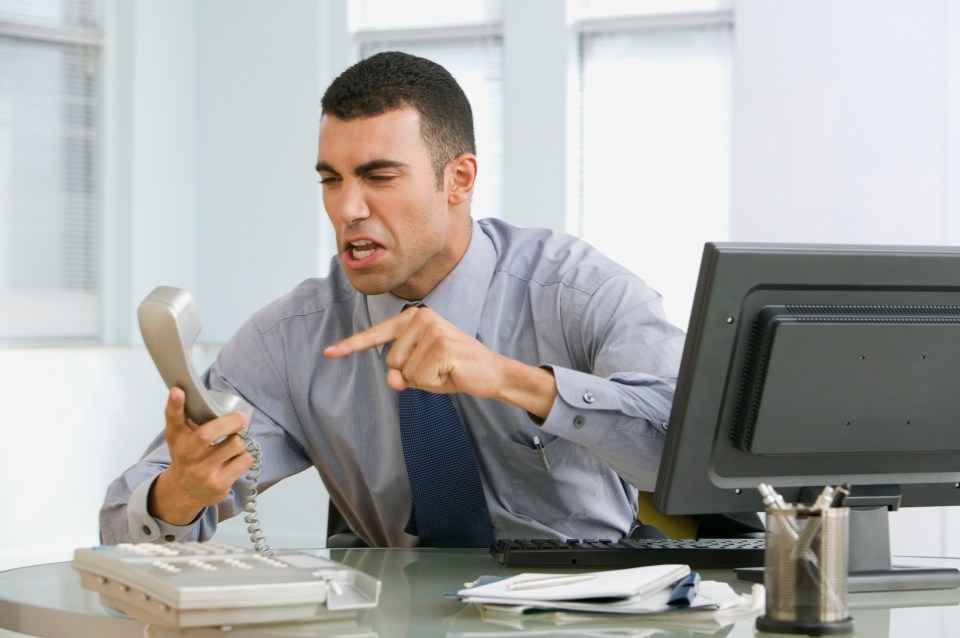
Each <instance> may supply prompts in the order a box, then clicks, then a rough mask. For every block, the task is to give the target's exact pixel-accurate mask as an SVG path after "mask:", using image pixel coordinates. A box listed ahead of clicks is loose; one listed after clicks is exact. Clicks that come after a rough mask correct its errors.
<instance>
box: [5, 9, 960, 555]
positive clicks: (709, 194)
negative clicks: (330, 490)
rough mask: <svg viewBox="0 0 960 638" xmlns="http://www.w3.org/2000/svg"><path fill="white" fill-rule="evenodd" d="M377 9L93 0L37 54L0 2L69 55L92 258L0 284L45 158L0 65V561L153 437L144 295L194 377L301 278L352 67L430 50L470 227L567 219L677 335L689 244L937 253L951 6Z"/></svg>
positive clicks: (915, 537)
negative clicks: (474, 220)
mask: <svg viewBox="0 0 960 638" xmlns="http://www.w3.org/2000/svg"><path fill="white" fill-rule="evenodd" d="M27 4H29V5H32V6H33V7H34V8H35V7H42V6H45V5H43V3H27ZM57 4H59V3H54V5H50V6H54V7H55V5H57ZM80 4H81V5H84V4H89V3H84V2H80ZM390 4H391V3H388V2H387V3H381V2H377V0H367V1H366V2H357V3H352V2H348V1H347V0H328V1H317V0H281V1H279V2H268V1H267V0H202V1H194V0H102V1H101V2H100V3H99V4H93V5H90V6H91V7H93V9H94V11H95V17H96V24H95V25H94V27H93V28H92V29H86V30H84V29H78V28H71V29H67V30H66V32H65V33H66V34H65V35H63V37H64V38H66V40H67V44H56V43H55V42H53V40H55V39H56V37H55V36H54V35H53V31H54V30H53V29H51V28H50V27H49V25H46V26H45V24H44V23H43V22H42V21H41V22H39V23H36V22H35V23H33V24H32V25H28V26H27V27H23V26H22V25H16V24H13V22H12V20H13V18H12V16H14V15H17V11H20V10H21V9H22V6H27V5H22V6H21V5H20V4H19V3H17V2H15V1H14V0H3V1H0V51H3V52H4V55H3V56H0V58H5V59H6V60H13V59H14V58H13V57H12V54H13V52H14V50H15V49H17V48H18V47H21V48H22V47H24V46H27V47H33V48H34V49H38V50H46V49H44V47H47V48H49V47H61V48H62V47H66V48H67V49H71V48H77V47H79V48H80V49H82V50H83V54H82V55H84V56H86V57H85V58H84V60H85V63H84V64H85V67H84V68H85V69H86V74H87V80H88V86H89V87H91V88H90V91H91V93H90V100H89V104H92V105H93V106H92V107H91V108H90V109H88V110H87V111H86V112H85V113H86V115H85V116H83V117H81V118H80V120H82V121H83V122H84V123H85V124H87V125H90V127H91V130H90V132H88V133H85V134H84V136H85V137H84V139H86V140H87V141H88V144H87V147H86V148H88V151H89V152H86V154H87V155H89V158H90V160H91V164H90V167H88V168H87V169H84V170H85V171H87V172H85V173H83V174H81V176H80V178H76V177H72V178H71V179H74V180H76V179H80V180H81V181H83V182H84V183H87V184H89V185H90V191H91V192H90V194H89V197H88V200H87V201H89V202H90V213H89V214H88V215H87V219H88V226H87V227H86V230H84V231H83V232H81V233H80V236H81V240H80V241H81V243H82V244H83V246H84V247H85V248H84V250H80V252H81V253H83V254H87V255H89V259H87V260H86V261H83V260H81V262H80V264H79V265H74V264H73V262H69V261H64V262H63V264H64V265H63V268H64V270H65V271H69V272H73V273H75V272H76V271H77V269H83V268H86V269H89V272H88V273H87V274H86V275H85V276H84V277H80V278H79V279H76V278H75V279H69V277H67V278H66V279H69V282H68V284H64V285H63V286H61V287H58V286H56V285H50V284H49V283H45V282H40V283H35V284H32V283H31V281H32V280H30V278H29V277H27V278H26V279H23V278H22V276H21V278H19V279H18V274H17V273H18V272H20V271H22V270H23V268H20V269H19V270H18V268H17V267H16V266H17V264H21V265H22V264H24V263H33V262H31V261H30V260H31V259H34V260H36V255H38V254H39V255H43V254H44V253H43V250H44V248H43V247H42V246H41V245H39V244H36V237H35V235H32V234H30V233H29V232H26V231H24V230H23V228H24V226H23V225H22V224H21V225H19V226H18V219H17V215H18V213H17V211H18V210H19V209H18V208H17V206H20V205H21V203H22V201H25V200H24V198H25V196H24V195H23V193H24V192H26V191H25V189H26V188H27V187H28V186H29V185H30V179H29V178H30V177H31V175H26V177H25V174H24V172H23V171H24V170H25V169H24V166H27V165H30V166H32V165H33V163H34V162H35V161H36V160H37V157H36V156H37V153H36V148H42V147H31V148H34V152H33V153H30V152H29V150H25V148H24V147H23V146H22V145H21V146H18V144H17V140H18V139H19V138H18V137H17V135H18V133H17V132H16V131H15V130H14V129H12V128H11V127H12V124H11V123H12V122H14V121H15V120H14V119H13V113H14V109H15V103H14V102H13V98H11V95H12V94H14V93H15V89H14V85H15V83H14V79H16V78H17V77H20V76H18V69H19V70H20V71H23V69H24V67H23V66H22V65H20V66H14V65H13V64H7V66H3V65H4V62H2V61H0V207H2V208H0V339H2V340H3V343H4V344H5V345H4V347H3V348H0V401H2V405H3V406H4V412H5V414H4V417H5V418H4V420H5V424H4V427H3V431H4V441H3V445H0V485H2V493H3V496H2V498H0V503H2V509H3V516H2V517H0V569H5V568H10V567H14V566H17V565H22V564H28V563H33V562H39V561H47V560H63V559H67V558H69V556H70V552H71V551H72V548H73V547H75V546H80V545H89V544H93V543H95V542H96V540H97V521H96V517H97V509H98V508H99V505H100V502H101V499H102V495H103V491H104V489H105V488H106V485H107V483H108V482H109V480H111V479H112V478H113V477H114V476H116V475H117V474H118V473H119V472H120V471H122V470H123V469H124V468H125V467H126V466H127V465H129V464H130V463H132V462H133V461H134V460H135V459H136V458H137V456H138V455H139V454H140V453H141V451H142V450H143V448H144V447H145V446H146V445H147V443H148V442H149V441H150V440H151V439H152V437H153V436H154V435H155V434H156V433H157V432H159V431H160V429H161V428H162V414H163V404H164V400H165V392H164V388H163V386H162V384H161V382H160V379H159V376H158V375H157V374H156V372H155V371H154V369H153V366H152V363H151V362H150V360H149V357H148V356H147V355H146V353H145V351H144V350H143V348H142V347H141V345H140V343H139V337H138V331H137V328H136V323H135V309H136V305H137V304H138V303H139V301H140V300H141V299H142V298H143V297H144V296H145V295H146V294H147V293H148V292H149V291H150V290H152V289H153V287H154V286H156V285H159V284H167V285H175V286H180V287H183V288H186V289H188V290H190V291H192V292H193V293H194V295H195V297H196V300H197V306H198V308H199V310H200V314H201V317H202V319H203V322H204V329H203V332H202V333H201V339H202V340H203V342H204V344H203V345H202V347H200V348H198V350H197V353H196V354H197V359H198V363H200V364H201V365H202V364H204V363H206V362H208V361H209V360H211V358H212V357H213V356H214V355H215V352H216V349H217V346H218V344H220V343H222V342H223V341H224V340H225V339H227V338H228V337H229V336H230V334H231V333H232V332H233V331H234V330H235V329H236V327H237V326H238V325H239V323H240V322H241V321H243V320H244V319H245V318H246V317H247V316H249V314H250V313H251V312H252V311H254V310H255V309H257V308H258V307H260V306H262V305H263V304H265V303H267V302H268V301H269V300H271V299H273V298H274V297H276V296H278V295H280V294H282V293H283V292H285V291H286V290H288V289H289V288H290V287H291V286H293V285H295V284H296V283H297V282H299V281H300V280H302V279H304V278H306V277H309V276H315V275H318V274H323V273H324V272H325V271H326V269H327V264H328V262H329V260H330V258H331V256H332V255H333V245H332V243H333V242H332V233H330V231H329V229H328V222H327V220H326V217H325V215H324V212H323V208H322V202H321V197H320V190H319V186H318V185H317V183H316V177H315V173H314V171H313V165H314V161H315V153H316V133H317V119H318V108H319V107H318V104H319V98H320V95H321V93H322V91H323V89H324V88H325V87H326V85H327V84H328V83H329V81H330V80H332V79H333V77H335V75H336V74H337V73H338V72H339V71H341V70H342V69H343V68H345V67H346V66H347V65H348V64H350V63H351V62H352V61H354V60H356V59H357V58H358V57H359V56H360V55H364V54H367V53H369V52H372V51H376V50H383V49H388V48H405V49H408V50H411V51H414V52H422V53H424V54H426V55H433V56H434V57H436V59H438V61H441V62H443V63H445V64H448V65H449V66H450V67H451V68H452V69H453V70H454V72H455V73H456V74H458V77H460V78H461V81H462V82H463V83H464V85H465V86H467V88H468V93H470V94H471V99H472V100H473V101H474V107H475V110H476V111H477V119H478V133H479V134H480V140H479V145H480V161H481V172H480V179H481V184H482V187H481V191H480V192H478V194H477V198H476V200H475V216H477V217H482V216H487V215H489V214H492V215H495V216H499V217H503V218H504V219H507V220H509V221H511V222H514V223H517V224H520V225H539V226H550V227H553V228H557V229H563V230H567V231H568V232H571V233H574V234H579V235H582V236H584V237H585V238H587V239H588V240H589V241H591V242H593V243H595V244H596V245H597V246H599V247H600V248H602V249H603V250H605V251H606V252H608V253H610V254H611V255H613V256H615V257H616V258H617V259H619V260H621V261H623V262H624V263H627V264H628V265H630V267H631V268H633V269H634V270H635V271H636V272H637V273H638V274H640V275H641V276H643V277H644V278H646V279H647V280H648V281H649V282H650V283H651V284H652V285H653V286H654V287H655V288H657V289H658V290H660V291H661V292H662V293H663V294H664V295H665V298H666V304H667V306H666V307H667V310H668V312H669V314H670V317H671V318H672V319H673V320H674V321H675V322H676V323H678V324H679V325H681V326H683V327H685V326H686V321H687V313H688V311H689V305H690V302H691V300H692V295H693V287H694V284H695V281H696V272H697V267H698V264H699V256H700V249H701V247H702V244H703V242H704V241H707V240H731V239H732V240H755V241H803V242H831V243H897V244H953V245H955V244H960V2H957V1H955V0H922V1H913V2H908V1H907V0H896V1H895V0H848V1H845V2H842V3H839V2H834V1H831V0H806V1H805V0H780V1H778V2H769V1H764V0H741V1H739V2H733V1H732V0H731V1H725V0H685V1H684V2H676V1H673V2H645V3H644V2H627V1H618V0H582V1H574V0H571V1H570V2H564V1H563V0H524V1H514V0H510V1H506V0H505V1H503V2H496V1H494V0H490V1H488V2H461V3H437V5H436V6H433V5H430V6H425V7H424V8H423V9H422V10H416V9H414V8H413V3H410V2H405V3H399V4H402V5H403V8H404V10H403V12H399V13H398V12H392V13H391V12H390V11H389V9H388V7H389V5H390ZM444 4H449V5H451V6H455V7H456V9H457V11H456V13H455V15H448V13H449V12H447V13H444V12H443V10H442V9H441V8H439V7H442V6H443V5H444ZM81 8H82V7H81ZM365 8H366V9H367V11H366V12H365V11H364V9H365ZM32 10H34V11H35V12H36V11H41V10H40V9H32ZM51 11H53V12H54V13H55V12H56V9H55V8H54V9H52V10H51ZM424 16H428V17H426V18H425V17H424ZM35 17H36V16H35ZM40 17H41V18H42V17H43V16H40ZM28 22H29V21H28ZM37 24H40V26H37ZM91 33H93V34H94V35H91ZM71 50H72V49H71ZM21 75H22V73H21ZM21 79H22V77H21ZM84 153H85V151H81V154H84ZM25 154H26V155H25ZM84 180H85V181H84ZM54 186H55V184H53V183H50V184H44V183H43V181H42V180H41V181H40V186H39V187H38V188H37V190H36V192H37V193H41V192H43V191H44V190H50V189H52V188H54ZM31 201H32V200H31ZM66 208H69V207H65V209H66ZM19 214H20V215H21V216H22V215H23V213H22V212H21V213H19ZM31 214H32V213H31ZM81 217H82V216H81ZM19 221H21V222H22V221H23V220H22V219H21V220H19ZM71 223H72V222H71ZM54 225H57V224H54ZM58 226H59V227H62V226H64V224H59V225H58ZM18 229H19V230H18ZM31 241H33V242H34V243H31ZM84 251H85V252H84ZM55 257H56V256H45V257H44V260H43V261H44V263H50V262H54V261H57V259H56V258H55ZM24 281H26V283H24ZM31 286H33V287H32V288H31ZM957 509H960V508H944V509H937V508H930V509H926V508H924V509H914V510H904V511H901V512H899V513H897V514H894V515H893V516H892V517H891V524H892V527H893V544H894V552H895V553H899V554H915V553H921V554H945V555H960V541H958V540H957V539H960V512H958V511H955V510H957ZM325 518H326V495H325V492H324V491H323V488H322V486H321V485H320V482H319V480H318V479H317V478H316V476H315V475H314V473H312V472H308V473H305V474H302V475H300V476H298V477H296V478H294V479H292V480H290V481H287V482H285V483H284V484H282V485H281V486H278V487H277V488H275V489H274V490H271V491H270V492H268V493H267V494H265V495H264V496H263V498H262V514H261V519H262V521H263V523H264V528H265V531H266V533H267V535H268V537H269V539H270V542H271V543H272V544H273V545H275V546H300V547H303V546H319V545H322V544H323V542H324V540H325ZM951 532H952V533H951ZM222 533H223V537H224V538H226V539H228V540H230V539H235V540H237V541H238V542H242V540H243V536H244V533H243V531H242V526H241V525H240V524H239V521H232V522H231V523H230V524H228V525H226V526H225V527H224V529H223V530H222Z"/></svg>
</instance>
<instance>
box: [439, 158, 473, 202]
mask: <svg viewBox="0 0 960 638" xmlns="http://www.w3.org/2000/svg"><path fill="white" fill-rule="evenodd" d="M446 174H447V183H448V184H449V185H450V186H449V190H448V191H447V202H448V203H450V204H451V205H454V206H456V205H459V204H463V203H464V202H469V201H470V195H471V194H472V193H473V185H474V184H475V183H476V180H477V158H476V156H475V155H474V154H473V153H464V154H462V155H458V156H457V157H455V158H454V159H453V160H451V161H450V163H449V164H447V169H446Z"/></svg>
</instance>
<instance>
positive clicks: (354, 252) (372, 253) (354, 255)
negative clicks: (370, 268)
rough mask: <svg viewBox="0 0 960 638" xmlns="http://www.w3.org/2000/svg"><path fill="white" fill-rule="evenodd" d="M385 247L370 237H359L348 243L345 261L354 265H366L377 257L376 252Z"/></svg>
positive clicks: (344, 253)
mask: <svg viewBox="0 0 960 638" xmlns="http://www.w3.org/2000/svg"><path fill="white" fill-rule="evenodd" d="M382 249H383V246H381V245H380V244H378V243H376V242H375V241H372V240H370V239H358V240H356V241H351V242H349V243H348V244H347V248H346V250H344V251H343V259H344V262H345V263H346V264H347V265H349V266H353V267H362V266H366V265H367V264H368V263H369V262H370V261H372V260H373V259H375V258H376V254H377V253H378V252H380V251H381V250H382Z"/></svg>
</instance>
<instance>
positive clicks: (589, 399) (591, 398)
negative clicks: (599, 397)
mask: <svg viewBox="0 0 960 638" xmlns="http://www.w3.org/2000/svg"><path fill="white" fill-rule="evenodd" d="M594 399H595V397H594V396H593V395H592V394H590V393H589V392H587V393H586V394H585V395H583V400H584V401H586V402H587V403H593V401H594Z"/></svg>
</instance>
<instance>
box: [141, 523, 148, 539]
mask: <svg viewBox="0 0 960 638" xmlns="http://www.w3.org/2000/svg"><path fill="white" fill-rule="evenodd" d="M140 529H141V530H142V531H143V533H144V534H146V535H147V536H149V535H150V526H149V525H144V526H143V527H142V528H140Z"/></svg>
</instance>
